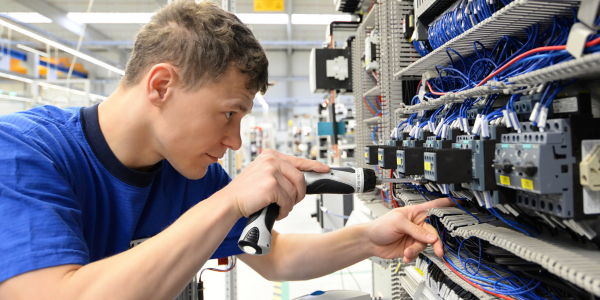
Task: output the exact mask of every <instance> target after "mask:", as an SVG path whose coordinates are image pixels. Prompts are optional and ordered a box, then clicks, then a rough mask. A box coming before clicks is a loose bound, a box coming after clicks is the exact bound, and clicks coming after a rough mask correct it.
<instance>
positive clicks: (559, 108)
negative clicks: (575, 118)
mask: <svg viewBox="0 0 600 300" xmlns="http://www.w3.org/2000/svg"><path fill="white" fill-rule="evenodd" d="M552 109H553V110H554V112H555V113H568V112H576V111H578V110H579V108H578V107H577V97H569V98H562V99H554V101H552Z"/></svg>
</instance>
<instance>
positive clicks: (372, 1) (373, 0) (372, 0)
mask: <svg viewBox="0 0 600 300" xmlns="http://www.w3.org/2000/svg"><path fill="white" fill-rule="evenodd" d="M373 3H375V0H371V5H370V6H369V12H371V9H372V8H373Z"/></svg>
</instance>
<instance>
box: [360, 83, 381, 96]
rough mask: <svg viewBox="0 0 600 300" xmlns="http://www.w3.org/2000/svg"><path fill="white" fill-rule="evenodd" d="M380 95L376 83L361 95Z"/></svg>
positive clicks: (379, 89)
mask: <svg viewBox="0 0 600 300" xmlns="http://www.w3.org/2000/svg"><path fill="white" fill-rule="evenodd" d="M379 95H381V87H380V86H378V85H376V86H374V87H373V88H372V89H370V90H368V91H366V92H365V94H364V95H363V97H372V96H379Z"/></svg>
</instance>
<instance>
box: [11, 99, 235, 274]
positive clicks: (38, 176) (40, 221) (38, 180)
mask: <svg viewBox="0 0 600 300" xmlns="http://www.w3.org/2000/svg"><path fill="white" fill-rule="evenodd" d="M230 180H231V179H230V178H229V176H228V175H227V173H226V172H225V171H224V170H223V168H221V166H220V165H219V164H212V165H210V166H209V168H208V172H207V173H206V176H204V178H202V179H199V180H189V179H186V178H185V177H183V176H182V175H181V174H179V173H178V172H177V171H176V170H175V169H174V168H173V167H172V166H171V165H170V164H169V163H168V162H167V161H166V160H163V161H162V162H160V163H159V164H157V165H156V166H154V167H153V168H152V170H151V171H149V172H139V171H135V170H133V169H129V168H127V167H126V166H124V165H123V164H122V163H121V162H120V161H119V160H118V159H117V158H116V156H115V155H114V154H113V152H112V151H111V150H110V148H109V147H108V144H107V143H106V140H105V139H104V136H103V135H102V131H101V130H100V125H99V123H98V107H97V106H92V107H88V108H68V109H60V108H57V107H53V106H44V107H38V108H34V109H31V110H29V111H25V112H21V113H16V114H10V115H5V116H1V117H0V282H2V281H4V280H6V279H8V278H11V277H13V276H16V275H18V274H21V273H25V272H28V271H32V270H36V269H40V268H46V267H51V266H57V265H64V264H80V265H85V264H88V263H90V262H93V261H97V260H100V259H102V258H105V257H109V256H111V255H114V254H117V253H120V252H123V251H125V250H127V249H129V246H130V242H131V241H132V240H138V239H143V238H149V237H152V236H154V235H156V234H157V233H159V232H160V231H162V230H163V229H165V228H166V227H168V226H169V225H170V224H172V223H173V222H175V220H177V218H179V216H181V215H182V214H183V213H184V212H185V211H187V210H188V209H189V208H191V207H192V206H194V205H195V204H196V203H198V202H200V201H202V200H204V199H206V198H208V197H210V196H211V195H212V194H214V193H215V192H216V191H218V190H219V189H221V188H222V187H224V186H225V185H227V184H228V183H229V181H230ZM245 223H246V218H242V219H240V220H239V221H238V222H237V223H236V224H235V225H234V226H233V229H232V230H231V232H229V234H228V235H227V237H226V238H225V240H224V241H223V242H222V244H221V245H220V246H219V248H218V249H217V250H216V251H215V253H214V254H213V255H212V258H221V257H226V256H229V255H237V254H241V253H242V251H241V250H240V249H239V248H238V246H237V240H238V238H239V236H240V234H241V232H242V230H243V227H244V225H245Z"/></svg>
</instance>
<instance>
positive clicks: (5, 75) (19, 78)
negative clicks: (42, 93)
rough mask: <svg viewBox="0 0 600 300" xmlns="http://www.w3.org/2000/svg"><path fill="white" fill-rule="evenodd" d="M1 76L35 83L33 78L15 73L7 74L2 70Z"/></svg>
mask: <svg viewBox="0 0 600 300" xmlns="http://www.w3.org/2000/svg"><path fill="white" fill-rule="evenodd" d="M0 77H4V78H8V79H12V80H16V81H21V82H25V83H33V80H31V79H29V78H25V77H20V76H15V75H11V74H6V73H2V72H0Z"/></svg>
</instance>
